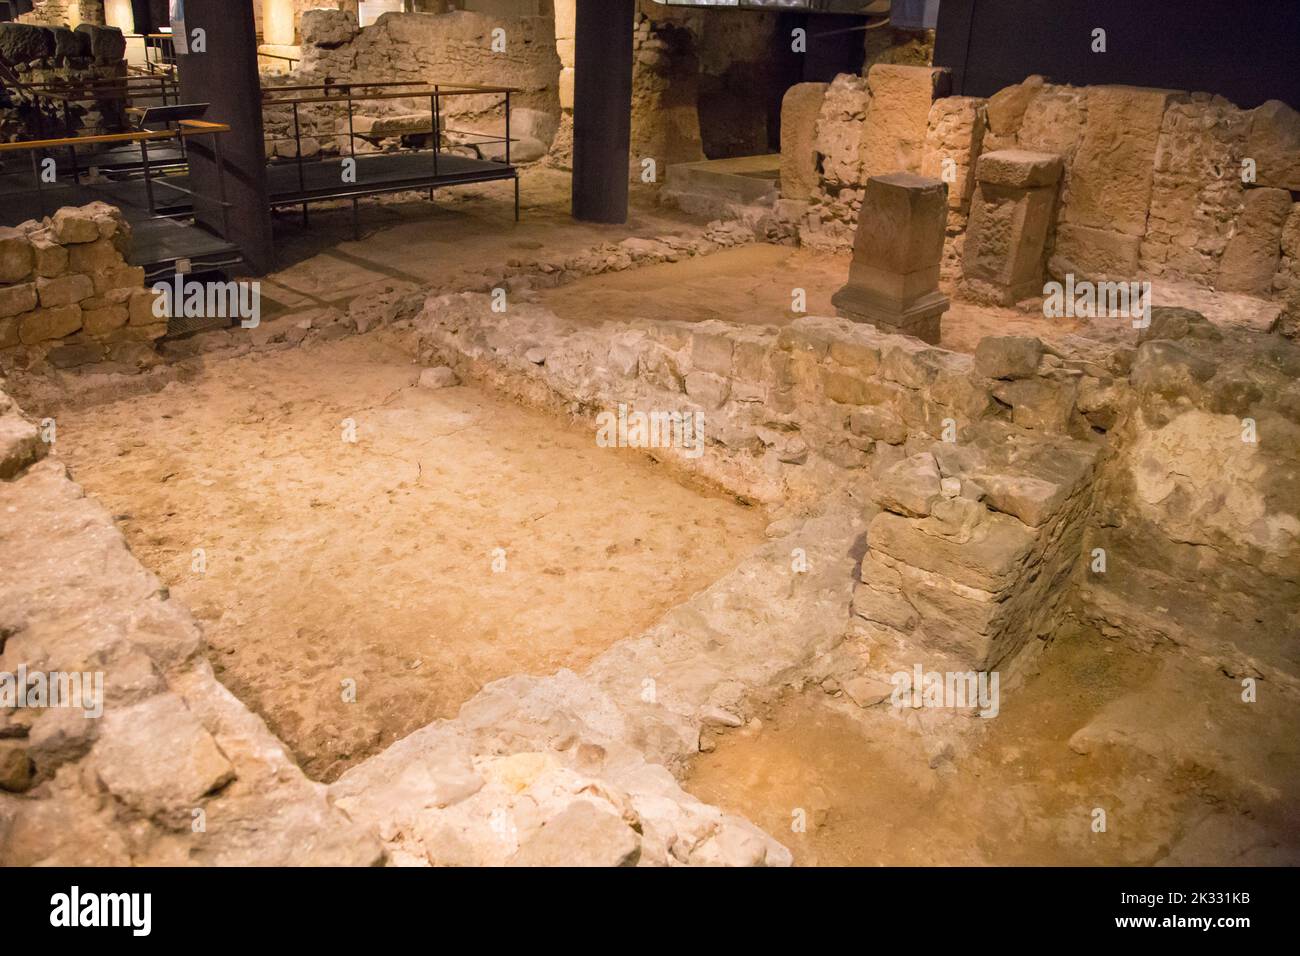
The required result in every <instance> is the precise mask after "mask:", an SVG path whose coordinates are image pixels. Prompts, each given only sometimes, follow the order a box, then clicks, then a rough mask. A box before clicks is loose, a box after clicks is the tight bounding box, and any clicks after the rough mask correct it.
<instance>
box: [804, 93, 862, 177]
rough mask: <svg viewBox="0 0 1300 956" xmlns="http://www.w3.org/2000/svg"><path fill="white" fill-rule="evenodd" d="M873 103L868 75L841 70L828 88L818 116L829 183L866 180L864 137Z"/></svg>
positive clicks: (819, 144) (818, 142)
mask: <svg viewBox="0 0 1300 956" xmlns="http://www.w3.org/2000/svg"><path fill="white" fill-rule="evenodd" d="M870 102H871V92H870V91H869V90H868V88H867V80H866V78H865V77H861V76H852V75H850V74H847V73H841V74H840V75H839V76H837V77H835V80H834V82H832V83H831V85H830V86H829V87H828V88H827V90H826V95H825V97H824V98H823V99H822V105H821V112H820V113H819V115H818V117H817V130H816V148H817V152H818V153H819V154H820V155H821V157H822V160H821V167H822V176H823V178H824V179H825V180H826V181H827V182H828V183H830V184H833V185H840V184H842V185H850V184H851V185H857V184H858V183H861V182H862V181H863V179H864V177H863V174H862V140H863V136H864V131H865V126H864V123H865V121H866V116H867V107H868V104H869V103H870Z"/></svg>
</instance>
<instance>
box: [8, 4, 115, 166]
mask: <svg viewBox="0 0 1300 956" xmlns="http://www.w3.org/2000/svg"><path fill="white" fill-rule="evenodd" d="M125 54H126V40H125V38H124V37H123V36H122V33H121V31H120V30H118V29H116V28H109V27H99V26H94V25H92V24H82V25H81V26H79V27H78V28H77V29H76V30H70V29H68V28H67V27H65V26H54V27H44V26H32V25H27V24H21V23H0V59H3V61H4V62H5V63H7V64H9V66H10V67H11V68H12V69H13V71H14V73H15V74H16V75H17V76H18V78H19V79H20V80H21V81H22V82H23V83H24V84H30V85H32V86H42V87H47V86H48V88H49V91H50V92H51V93H53V94H56V95H57V94H59V93H63V92H66V93H68V94H69V95H72V96H74V97H76V98H77V100H76V101H75V102H72V103H70V104H68V105H67V106H66V108H65V104H64V103H63V102H62V101H59V100H56V99H51V98H49V97H41V96H38V95H36V94H34V93H31V92H29V91H26V90H22V89H14V90H5V91H4V92H3V95H0V139H2V140H3V141H6V142H9V141H14V140H19V139H41V138H46V139H49V138H55V137H59V136H63V135H76V134H77V133H78V132H80V131H82V130H87V131H90V132H93V133H102V132H117V131H119V130H121V129H123V128H124V126H125V122H126V120H125V113H124V105H125V104H124V103H123V102H122V100H121V99H118V98H114V97H111V96H104V97H95V98H88V99H87V98H84V97H85V90H84V87H85V86H86V85H88V84H94V83H97V82H102V81H109V80H115V79H118V78H120V77H122V76H125V75H126V62H125V60H124V57H125ZM69 125H71V127H72V128H71V129H68V126H69Z"/></svg>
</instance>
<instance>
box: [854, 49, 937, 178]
mask: <svg viewBox="0 0 1300 956" xmlns="http://www.w3.org/2000/svg"><path fill="white" fill-rule="evenodd" d="M949 82H950V81H949V74H948V71H947V70H945V69H943V68H940V67H932V66H905V65H903V64H898V63H877V64H876V65H875V66H873V67H872V68H871V69H870V70H869V71H867V86H868V87H869V88H870V90H871V105H870V106H869V107H868V108H867V125H866V128H865V129H864V130H863V132H862V170H863V172H864V173H866V175H868V176H881V175H884V174H886V173H893V172H898V171H900V170H902V171H906V172H911V173H916V172H920V170H921V155H922V153H923V152H924V151H925V132H926V126H927V124H928V122H929V119H930V106H931V105H932V104H933V103H934V101H935V99H936V98H938V97H941V96H946V95H947V94H948V86H949Z"/></svg>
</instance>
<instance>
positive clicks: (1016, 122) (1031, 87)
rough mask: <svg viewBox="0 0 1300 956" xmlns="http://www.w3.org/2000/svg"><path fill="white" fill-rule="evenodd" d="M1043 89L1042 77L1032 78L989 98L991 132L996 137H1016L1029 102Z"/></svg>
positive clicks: (1005, 88)
mask: <svg viewBox="0 0 1300 956" xmlns="http://www.w3.org/2000/svg"><path fill="white" fill-rule="evenodd" d="M1042 88H1043V78H1042V77H1041V76H1031V77H1029V78H1028V79H1026V80H1025V81H1024V82H1023V83H1018V84H1016V85H1015V86H1007V87H1004V88H1002V89H1000V90H998V91H997V92H996V93H994V94H993V95H992V96H991V97H989V101H988V123H989V130H990V131H991V132H992V133H993V134H995V135H996V136H1015V134H1016V131H1017V130H1019V129H1020V124H1021V122H1022V121H1023V120H1024V117H1025V110H1026V109H1027V108H1028V106H1029V101H1030V100H1032V99H1033V98H1034V97H1035V96H1037V95H1038V92H1039V90H1041V89H1042Z"/></svg>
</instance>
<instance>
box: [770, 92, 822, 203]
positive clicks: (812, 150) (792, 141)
mask: <svg viewBox="0 0 1300 956" xmlns="http://www.w3.org/2000/svg"><path fill="white" fill-rule="evenodd" d="M828 89H830V84H829V83H796V84H795V85H794V86H792V87H790V89H788V90H786V93H785V97H784V98H783V99H782V100H781V195H782V197H783V198H785V199H810V198H812V196H813V195H814V194H815V193H816V191H817V189H818V187H819V186H820V185H821V171H820V169H819V167H818V162H817V151H816V143H817V121H818V117H819V116H820V115H821V109H822V102H823V101H824V100H825V99H826V91H827V90H828Z"/></svg>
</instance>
